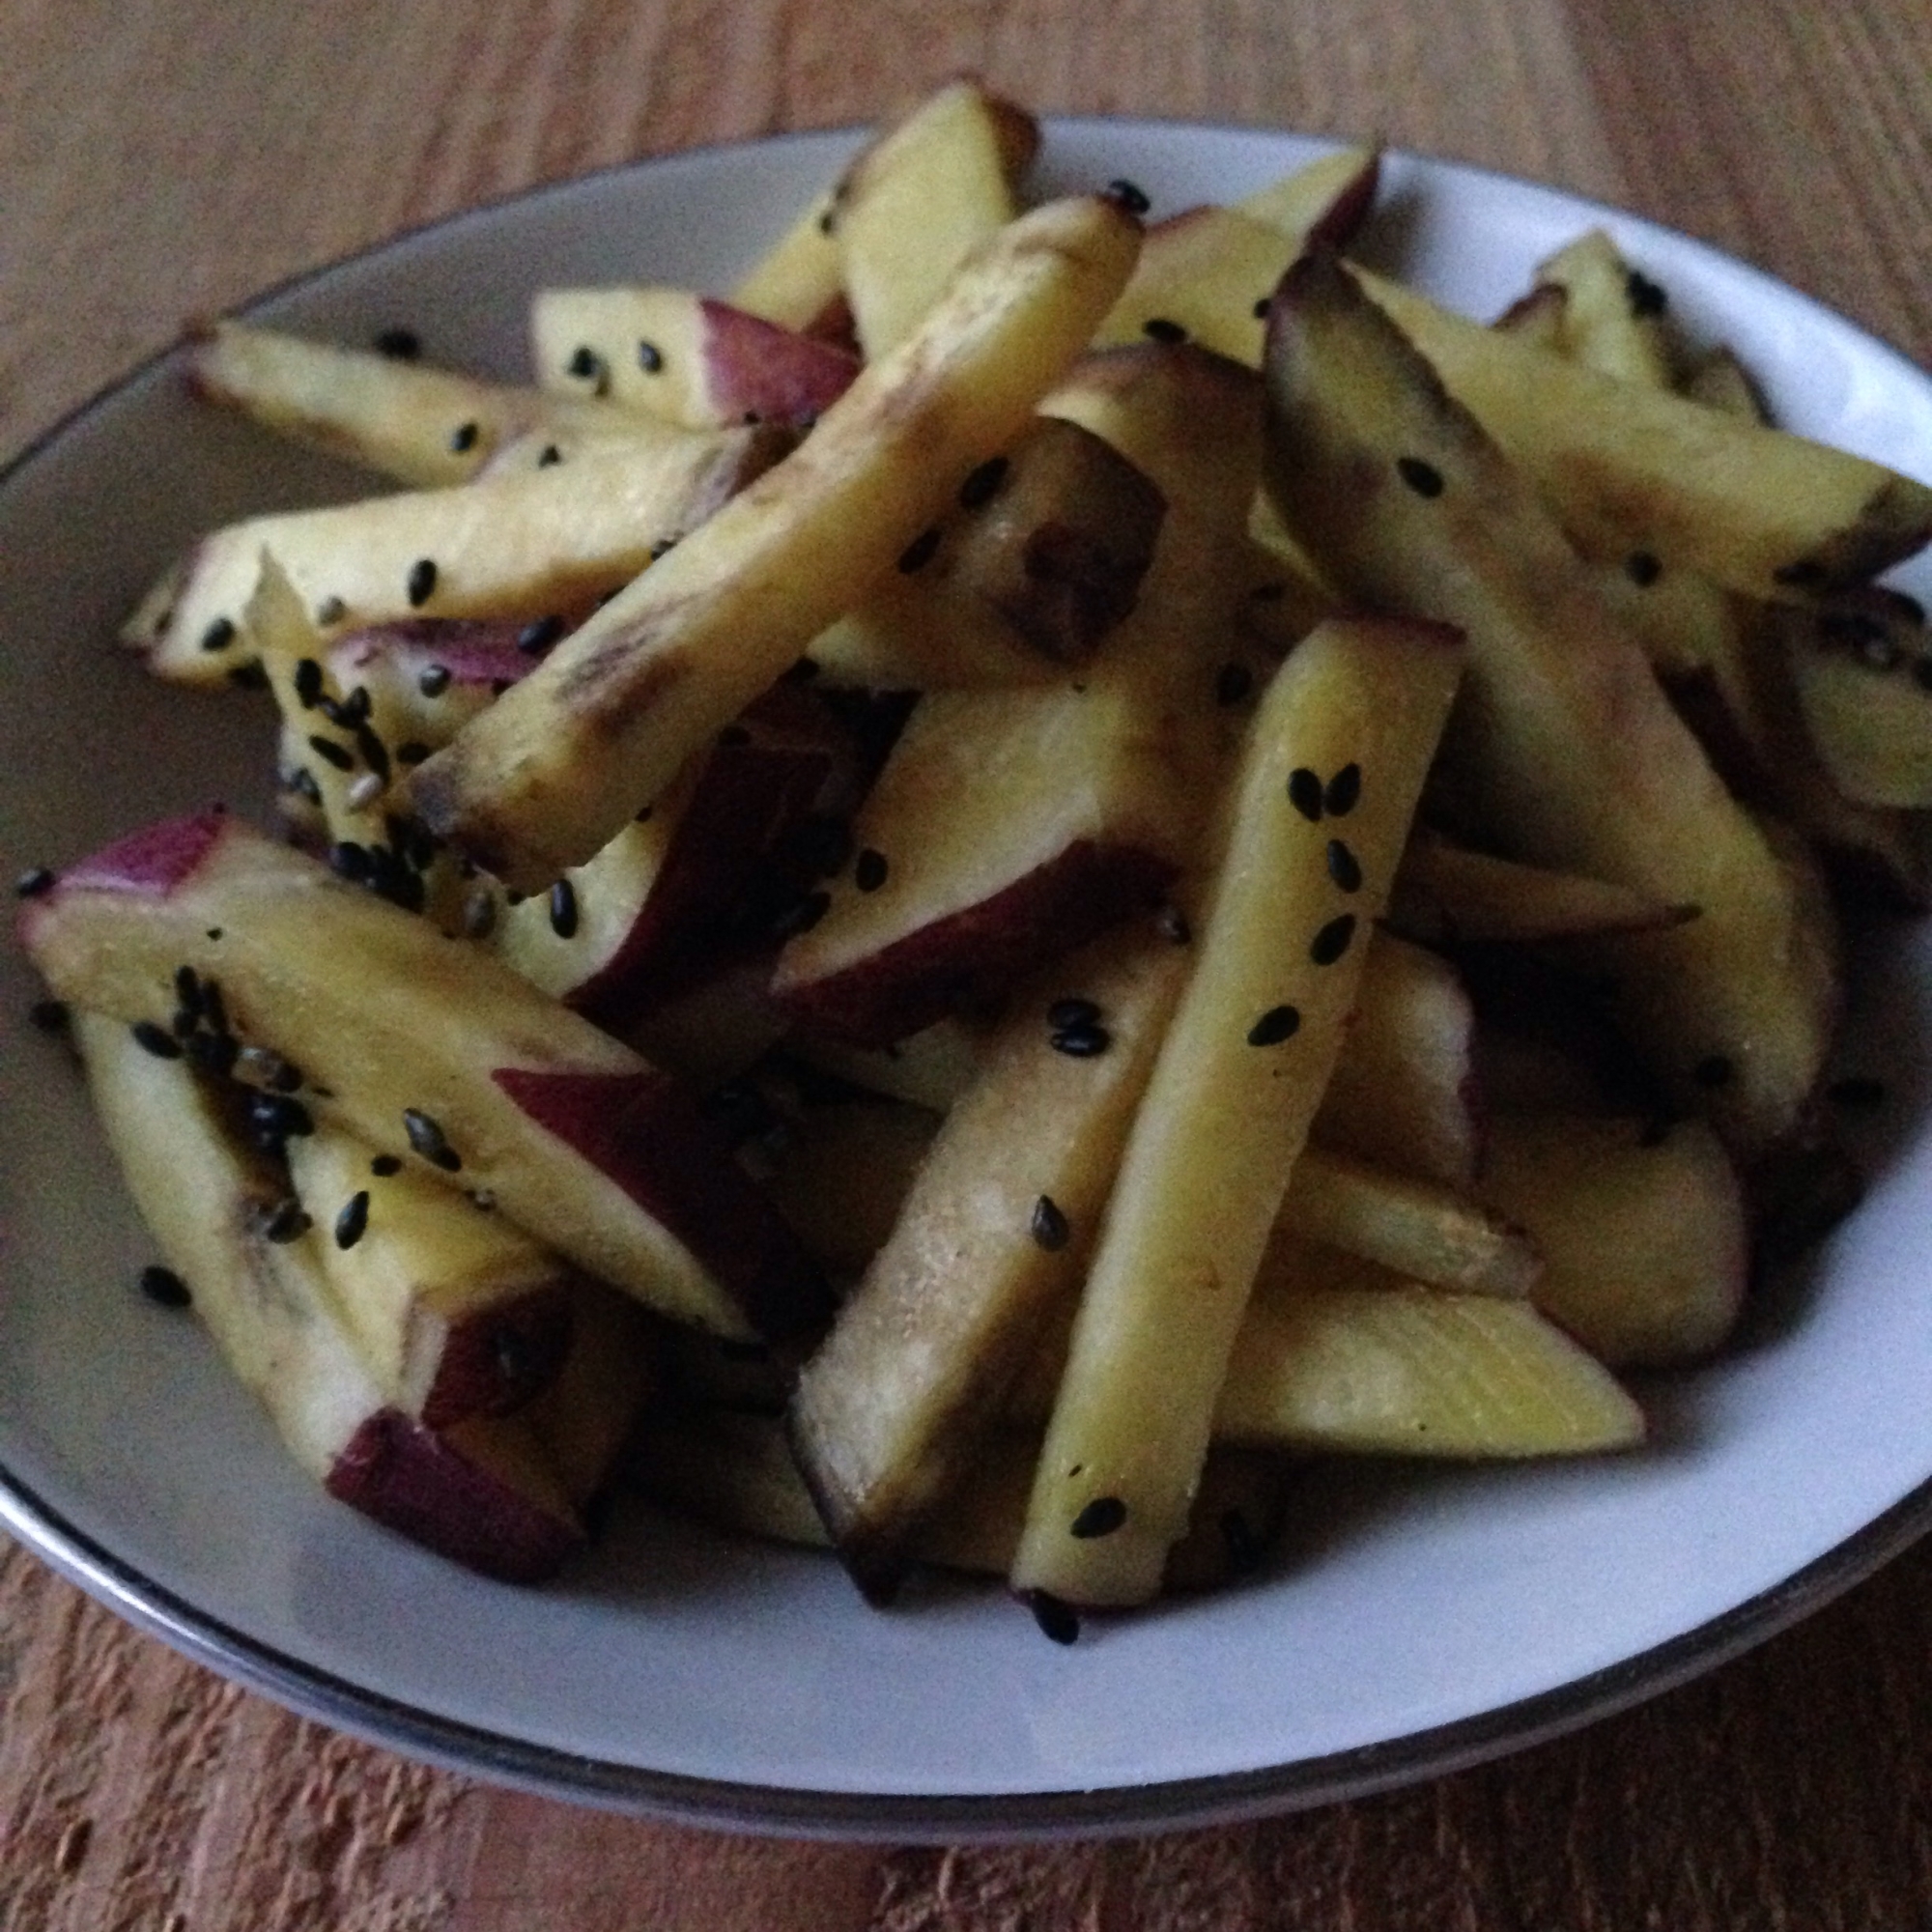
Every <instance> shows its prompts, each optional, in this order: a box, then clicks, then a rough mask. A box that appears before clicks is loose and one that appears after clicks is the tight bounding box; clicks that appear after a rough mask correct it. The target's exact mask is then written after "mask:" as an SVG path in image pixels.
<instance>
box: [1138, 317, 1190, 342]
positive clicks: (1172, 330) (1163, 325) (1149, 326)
mask: <svg viewBox="0 0 1932 1932" xmlns="http://www.w3.org/2000/svg"><path fill="white" fill-rule="evenodd" d="M1141 333H1142V334H1143V335H1145V336H1146V337H1147V338H1148V339H1149V341H1151V342H1165V343H1168V344H1169V345H1172V344H1175V343H1179V342H1185V341H1186V340H1187V331H1186V329H1184V328H1182V327H1181V326H1180V325H1179V323H1178V322H1170V321H1169V320H1168V319H1167V317H1166V316H1164V315H1154V316H1150V317H1149V318H1148V319H1147V321H1145V322H1144V323H1142V324H1141Z"/></svg>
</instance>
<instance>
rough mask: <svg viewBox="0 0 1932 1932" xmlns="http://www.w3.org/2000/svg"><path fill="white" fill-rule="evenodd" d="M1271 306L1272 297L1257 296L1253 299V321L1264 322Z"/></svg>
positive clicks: (1272, 303)
mask: <svg viewBox="0 0 1932 1932" xmlns="http://www.w3.org/2000/svg"><path fill="white" fill-rule="evenodd" d="M1273 306H1274V298H1273V297H1272V296H1257V297H1256V298H1255V305H1254V309H1253V311H1252V313H1253V315H1254V318H1255V320H1256V321H1257V322H1265V321H1266V320H1267V317H1268V310H1269V309H1271V308H1272V307H1273Z"/></svg>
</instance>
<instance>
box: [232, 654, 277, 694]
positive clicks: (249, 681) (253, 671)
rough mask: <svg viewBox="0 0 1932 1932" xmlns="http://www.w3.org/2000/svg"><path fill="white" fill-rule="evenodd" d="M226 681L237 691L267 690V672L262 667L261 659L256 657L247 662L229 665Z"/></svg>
mask: <svg viewBox="0 0 1932 1932" xmlns="http://www.w3.org/2000/svg"><path fill="white" fill-rule="evenodd" d="M228 682H229V683H230V684H232V685H233V686H234V687H235V689H236V690H237V691H267V690H268V688H269V673H268V671H267V670H266V669H265V668H263V665H262V662H261V660H260V659H259V658H257V659H255V660H253V661H252V662H250V663H248V664H244V665H230V666H229V668H228Z"/></svg>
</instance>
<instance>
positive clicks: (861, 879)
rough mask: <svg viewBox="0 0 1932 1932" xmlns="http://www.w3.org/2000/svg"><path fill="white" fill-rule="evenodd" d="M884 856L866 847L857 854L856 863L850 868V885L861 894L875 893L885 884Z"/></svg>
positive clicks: (885, 868)
mask: <svg viewBox="0 0 1932 1932" xmlns="http://www.w3.org/2000/svg"><path fill="white" fill-rule="evenodd" d="M887 869H888V868H887V866H886V855H885V854H884V853H883V852H875V851H873V850H872V848H871V847H870V846H869V845H868V846H867V847H866V849H865V850H864V851H863V852H861V853H860V854H859V859H858V863H857V864H856V865H855V866H854V867H852V883H853V884H854V885H855V886H857V887H858V888H859V890H860V891H861V892H862V893H875V892H877V891H878V890H879V888H880V887H881V886H883V885H884V884H885V883H886V872H887Z"/></svg>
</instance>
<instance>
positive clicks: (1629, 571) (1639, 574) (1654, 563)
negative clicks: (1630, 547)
mask: <svg viewBox="0 0 1932 1932" xmlns="http://www.w3.org/2000/svg"><path fill="white" fill-rule="evenodd" d="M1624 575H1625V576H1626V577H1628V578H1629V579H1630V581H1631V582H1633V583H1634V584H1635V585H1636V587H1637V588H1638V589H1639V590H1648V589H1649V588H1650V586H1651V585H1652V584H1653V583H1655V582H1657V580H1658V579H1659V578H1660V577H1662V575H1663V565H1662V563H1660V562H1659V561H1658V559H1657V557H1656V556H1655V555H1654V554H1652V553H1651V552H1650V551H1647V550H1634V551H1632V552H1631V554H1629V555H1628V556H1627V557H1625V558H1624Z"/></svg>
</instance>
